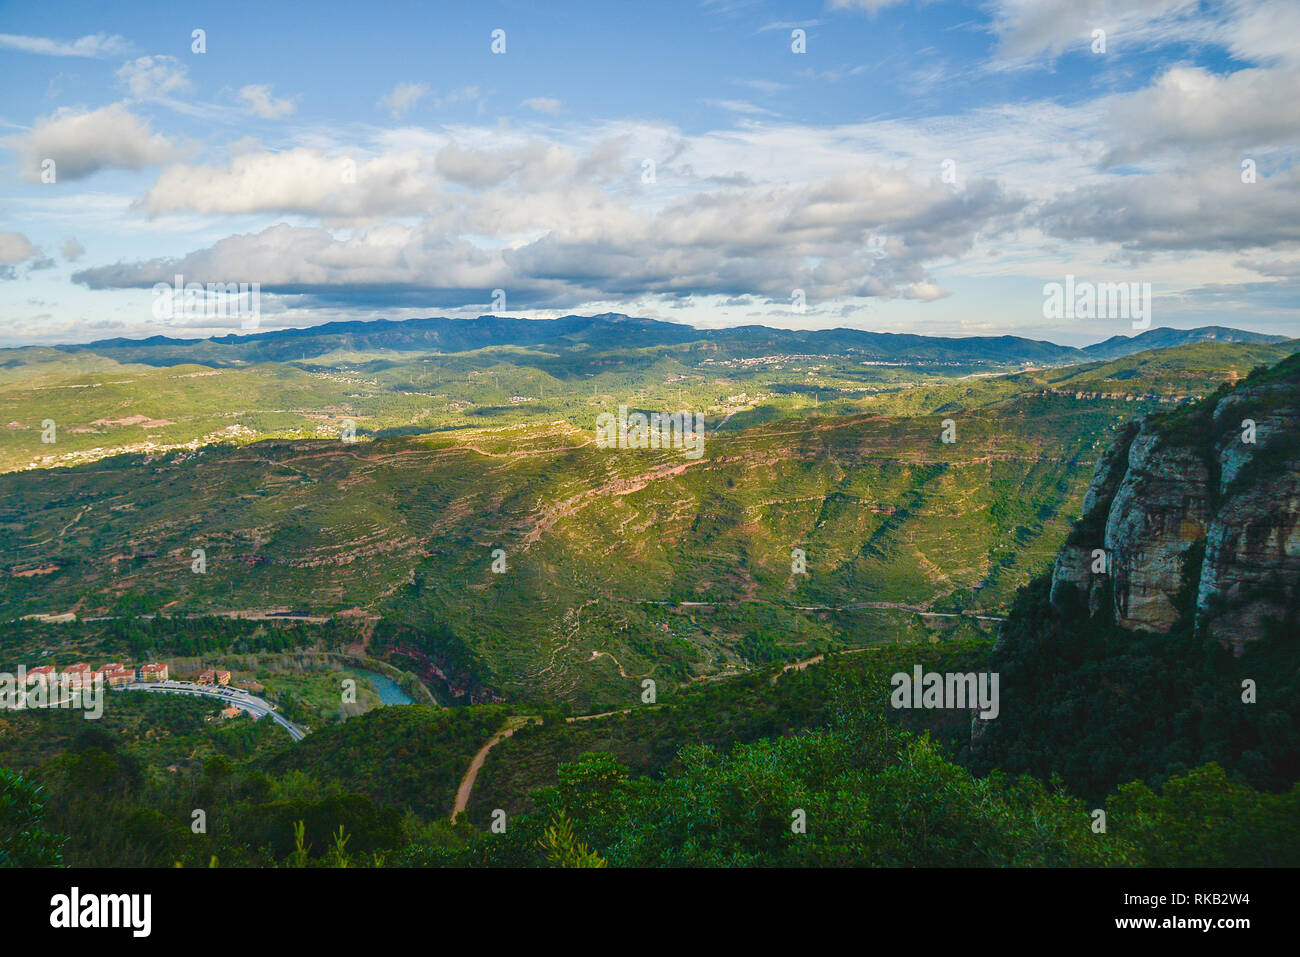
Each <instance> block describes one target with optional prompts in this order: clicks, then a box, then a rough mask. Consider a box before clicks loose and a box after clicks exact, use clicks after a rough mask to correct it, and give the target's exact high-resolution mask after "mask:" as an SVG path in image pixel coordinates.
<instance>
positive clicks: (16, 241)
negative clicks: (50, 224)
mask: <svg viewBox="0 0 1300 957" xmlns="http://www.w3.org/2000/svg"><path fill="white" fill-rule="evenodd" d="M39 251H40V250H39V248H38V247H36V246H33V245H32V243H31V241H30V240H29V239H28V238H27V237H26V236H24V235H23V234H22V233H0V264H3V265H6V266H13V265H16V264H17V263H21V262H26V261H27V260H28V259H30V258H31V257H32V256H33V255H35V254H36V253H37V252H39Z"/></svg>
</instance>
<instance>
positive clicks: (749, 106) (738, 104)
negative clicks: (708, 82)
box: [704, 100, 779, 116]
mask: <svg viewBox="0 0 1300 957" xmlns="http://www.w3.org/2000/svg"><path fill="white" fill-rule="evenodd" d="M704 102H705V103H707V104H708V105H709V106H714V107H717V108H718V109H720V110H727V111H728V112H730V113H743V114H745V115H746V116H778V115H779V114H777V113H775V112H774V111H772V110H769V109H767V108H766V107H762V106H756V105H755V104H753V103H750V102H748V101H746V100H705V101H704Z"/></svg>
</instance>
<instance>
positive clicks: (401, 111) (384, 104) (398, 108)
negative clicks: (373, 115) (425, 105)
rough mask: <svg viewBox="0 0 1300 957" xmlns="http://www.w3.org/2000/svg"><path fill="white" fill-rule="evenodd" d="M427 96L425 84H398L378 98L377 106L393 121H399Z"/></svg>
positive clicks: (427, 91)
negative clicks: (387, 113) (389, 115)
mask: <svg viewBox="0 0 1300 957" xmlns="http://www.w3.org/2000/svg"><path fill="white" fill-rule="evenodd" d="M428 95H429V86H428V84H427V83H399V84H397V86H395V87H393V88H392V90H390V91H389V92H388V93H385V94H384V95H383V96H381V97H380V98H379V103H378V105H379V106H380V107H381V108H383V109H385V110H387V111H388V112H389V113H390V114H392V117H393V119H395V120H400V119H401V118H402V117H403V116H405V115H406V114H407V113H409V112H411V109H412V108H413V107H414V106H415V104H416V103H419V102H420V100H422V99H424V98H425V97H426V96H428Z"/></svg>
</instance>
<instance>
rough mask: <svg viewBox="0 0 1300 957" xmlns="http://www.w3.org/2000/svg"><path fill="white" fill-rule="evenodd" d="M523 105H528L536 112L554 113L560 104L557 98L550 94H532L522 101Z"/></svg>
mask: <svg viewBox="0 0 1300 957" xmlns="http://www.w3.org/2000/svg"><path fill="white" fill-rule="evenodd" d="M522 105H523V106H526V107H528V108H529V109H530V110H533V111H534V112H537V113H549V114H555V113H558V112H560V107H561V106H562V104H561V103H560V101H559V100H557V99H555V98H554V97H550V96H532V97H529V98H528V99H526V100H524V101H523V104H522Z"/></svg>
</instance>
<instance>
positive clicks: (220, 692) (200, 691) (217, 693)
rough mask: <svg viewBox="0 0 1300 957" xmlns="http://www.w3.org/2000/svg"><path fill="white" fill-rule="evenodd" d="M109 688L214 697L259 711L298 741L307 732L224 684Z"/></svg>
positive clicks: (172, 683)
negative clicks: (268, 716)
mask: <svg viewBox="0 0 1300 957" xmlns="http://www.w3.org/2000/svg"><path fill="white" fill-rule="evenodd" d="M113 690H114V691H153V692H161V693H163V694H188V695H195V696H197V697H204V698H216V699H217V700H218V701H224V702H225V703H226V705H227V706H233V707H236V708H238V709H239V710H241V711H247V712H248V713H249V714H251V715H252V716H253V717H254V718H261V717H262V716H263V715H270V716H271V720H272V721H274V722H275V723H276V724H278V725H279V726H280V727H282V728H284V729H285V730H286V731H288V732H289V737H291V738H292V739H293V740H294V741H301V740H302V739H303V738H304V737H306V736H307V732H305V731H304V730H303V729H302V728H300V727H298V726H297V725H296V724H294V723H293V722H292V721H290V720H289V719H288V718H286V717H284V716H283V715H281V714H280V713H279V712H278V711H276V710H275V707H274V706H273V705H271V704H270V703H269V702H267V701H265V700H263V699H262V698H259V697H257V696H256V695H251V694H249V693H248V692H247V691H244V690H242V689H239V688H227V687H221V686H218V685H196V684H194V683H193V682H190V681H150V682H135V683H133V684H129V685H121V686H120V687H117V688H114V689H113Z"/></svg>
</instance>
